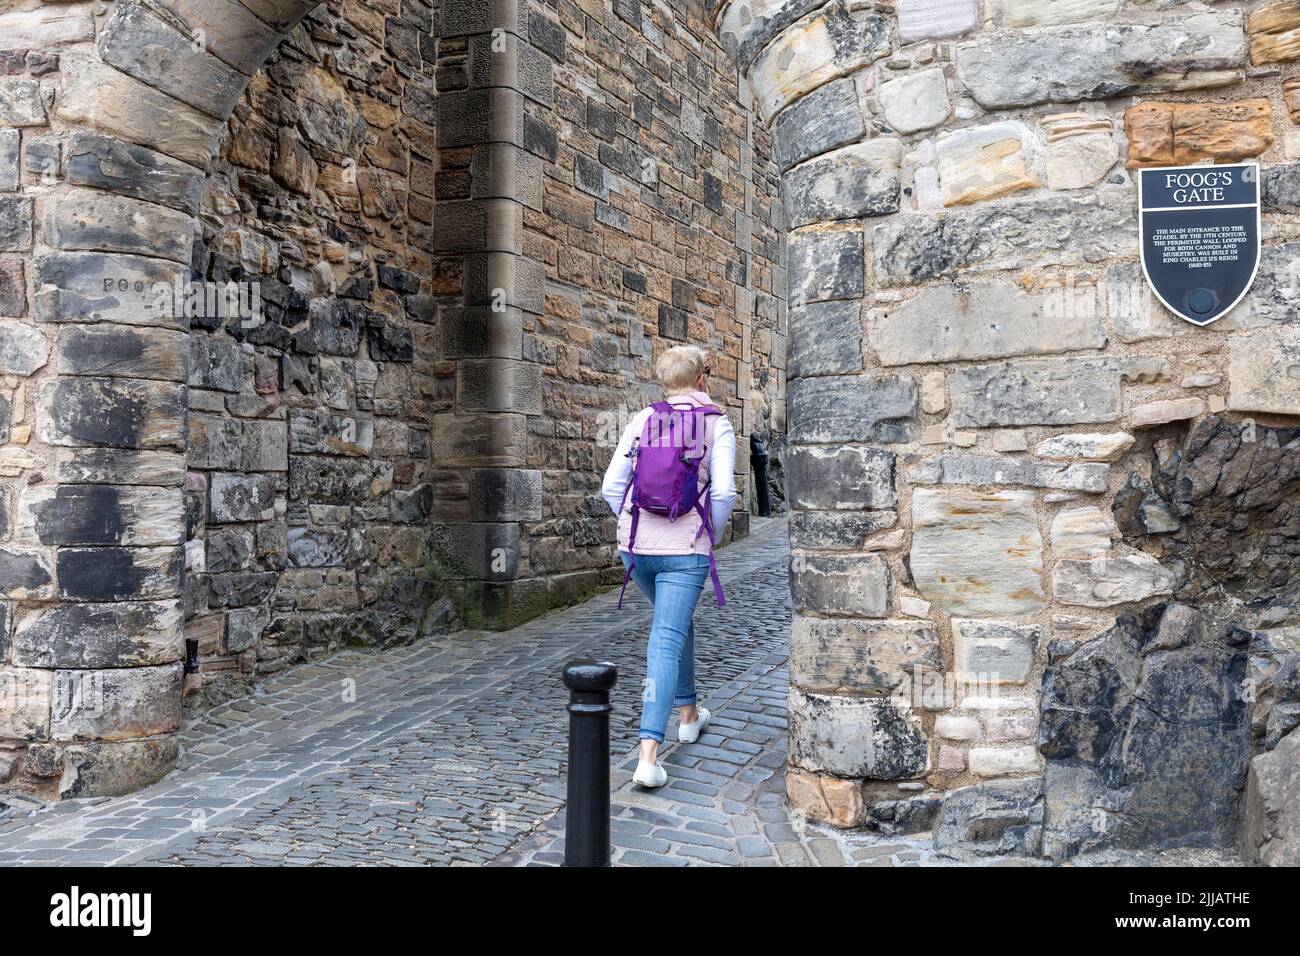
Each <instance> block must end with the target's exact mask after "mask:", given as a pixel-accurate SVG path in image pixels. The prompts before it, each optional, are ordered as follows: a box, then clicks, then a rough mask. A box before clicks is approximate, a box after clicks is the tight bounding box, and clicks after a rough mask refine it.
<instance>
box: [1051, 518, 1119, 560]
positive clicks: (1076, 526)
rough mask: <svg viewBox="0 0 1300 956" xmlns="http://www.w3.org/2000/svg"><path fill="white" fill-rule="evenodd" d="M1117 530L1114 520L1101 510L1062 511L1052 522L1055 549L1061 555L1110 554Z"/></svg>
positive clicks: (1053, 547)
mask: <svg viewBox="0 0 1300 956" xmlns="http://www.w3.org/2000/svg"><path fill="white" fill-rule="evenodd" d="M1116 531H1117V529H1116V527H1115V519H1114V518H1113V517H1111V516H1110V514H1109V513H1104V512H1102V510H1101V509H1100V508H1095V507H1089V508H1063V509H1062V510H1060V511H1058V512H1057V513H1056V517H1055V518H1053V519H1052V530H1051V539H1052V549H1053V550H1054V551H1055V552H1056V553H1057V554H1058V555H1059V554H1068V553H1070V552H1074V551H1084V552H1093V553H1095V552H1100V551H1109V550H1110V547H1111V536H1112V535H1113V534H1114V533H1115V532H1116Z"/></svg>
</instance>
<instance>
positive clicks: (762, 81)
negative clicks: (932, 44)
mask: <svg viewBox="0 0 1300 956" xmlns="http://www.w3.org/2000/svg"><path fill="white" fill-rule="evenodd" d="M889 34H890V31H889V22H888V20H886V19H885V18H884V17H883V16H880V15H879V14H874V13H870V12H867V11H852V12H850V10H849V9H848V6H847V4H843V3H839V2H835V3H831V4H829V5H827V6H826V7H823V8H822V10H821V11H820V12H818V13H817V14H814V15H811V16H809V17H807V18H805V19H804V20H802V21H800V22H799V23H798V24H797V25H795V26H793V27H792V28H790V29H788V30H786V31H784V32H783V33H781V34H780V35H778V36H776V37H774V38H773V40H772V42H771V43H769V44H768V45H767V46H766V47H764V48H763V50H762V51H761V52H760V53H759V54H758V56H757V57H756V58H755V60H754V64H753V66H752V67H751V68H750V71H749V81H750V84H751V86H752V87H753V90H754V98H755V101H756V103H757V106H758V110H759V113H760V115H761V116H762V117H763V120H764V121H765V122H768V123H770V122H771V121H772V117H774V116H775V115H776V114H777V113H779V112H780V111H781V110H782V109H783V108H785V107H786V106H788V105H789V104H790V103H792V102H794V101H795V100H797V99H799V98H800V97H802V96H805V95H807V94H808V93H811V92H812V91H813V90H816V89H817V88H818V87H820V86H822V85H823V84H825V83H828V82H829V81H831V80H834V79H837V78H839V77H841V76H844V75H845V74H846V73H851V72H853V71H854V70H857V69H859V68H861V67H863V66H866V65H868V64H870V63H873V62H875V61H876V60H878V59H880V58H881V57H882V56H885V55H886V54H888V53H889V49H890V35H889Z"/></svg>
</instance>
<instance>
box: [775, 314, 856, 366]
mask: <svg viewBox="0 0 1300 956" xmlns="http://www.w3.org/2000/svg"><path fill="white" fill-rule="evenodd" d="M862 338H863V330H862V303H861V302H859V301H858V300H857V299H844V300H838V301H832V302H812V303H809V304H807V305H802V306H796V307H795V308H792V309H791V310H790V345H789V348H790V356H789V369H788V371H789V374H790V376H791V377H792V378H800V377H802V376H805V375H839V374H843V373H845V372H860V371H861V370H862Z"/></svg>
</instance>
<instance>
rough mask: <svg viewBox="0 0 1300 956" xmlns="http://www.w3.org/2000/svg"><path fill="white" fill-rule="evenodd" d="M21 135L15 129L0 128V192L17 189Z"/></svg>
mask: <svg viewBox="0 0 1300 956" xmlns="http://www.w3.org/2000/svg"><path fill="white" fill-rule="evenodd" d="M21 137H22V134H21V133H19V132H18V130H16V129H0V193H12V192H17V191H18V183H19V177H18V155H19V150H18V143H19V140H20V139H21Z"/></svg>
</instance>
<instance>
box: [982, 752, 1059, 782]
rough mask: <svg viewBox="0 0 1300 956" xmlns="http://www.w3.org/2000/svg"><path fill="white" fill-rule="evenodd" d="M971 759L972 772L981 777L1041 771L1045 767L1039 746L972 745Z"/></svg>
mask: <svg viewBox="0 0 1300 956" xmlns="http://www.w3.org/2000/svg"><path fill="white" fill-rule="evenodd" d="M969 760H970V770H971V773H973V774H976V775H978V776H981V777H1001V776H1004V775H1006V774H1011V773H1041V772H1042V769H1043V758H1042V757H1041V756H1040V755H1039V753H1038V748H1037V747H972V748H971V750H970V754H969Z"/></svg>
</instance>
